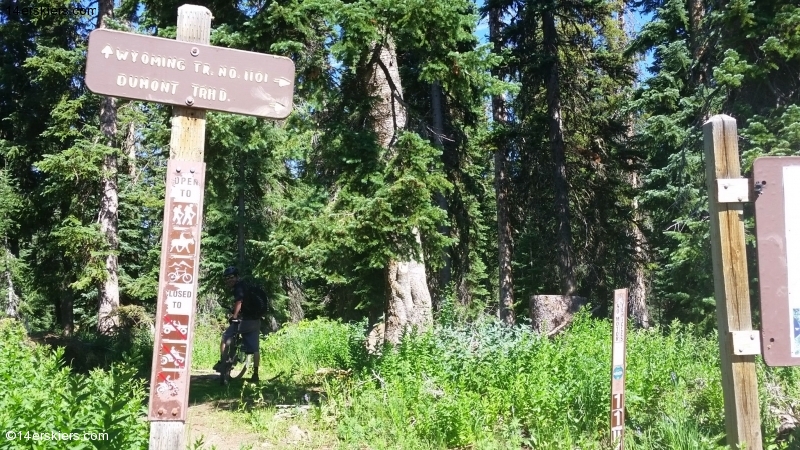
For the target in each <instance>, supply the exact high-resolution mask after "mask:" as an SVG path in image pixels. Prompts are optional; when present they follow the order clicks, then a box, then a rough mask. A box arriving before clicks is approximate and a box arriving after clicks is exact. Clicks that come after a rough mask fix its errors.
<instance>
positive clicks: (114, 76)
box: [86, 29, 295, 119]
mask: <svg viewBox="0 0 800 450" xmlns="http://www.w3.org/2000/svg"><path fill="white" fill-rule="evenodd" d="M294 71H295V69H294V62H293V61H292V60H291V59H289V58H285V57H282V56H275V55H267V54H263V53H255V52H246V51H242V50H235V49H229V48H223V47H214V46H210V45H201V44H193V43H189V42H180V41H175V40H172V39H164V38H158V37H153V36H145V35H142V34H134V33H125V32H121V31H113V30H107V29H97V30H94V31H92V32H91V33H90V34H89V48H88V49H87V60H86V86H87V87H88V88H89V90H90V91H92V92H94V93H96V94H102V95H109V96H113V97H123V98H130V99H136V100H146V101H151V102H158V103H166V104H170V105H179V106H189V107H194V108H199V109H211V110H216V111H224V112H229V113H236V114H246V115H251V116H259V117H270V118H275V119H283V118H285V117H286V116H288V115H289V113H290V112H291V111H292V97H293V92H294Z"/></svg>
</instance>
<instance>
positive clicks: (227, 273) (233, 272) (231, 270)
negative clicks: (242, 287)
mask: <svg viewBox="0 0 800 450" xmlns="http://www.w3.org/2000/svg"><path fill="white" fill-rule="evenodd" d="M238 276H239V269H237V268H236V267H233V266H230V267H228V268H227V269H225V270H224V271H223V272H222V278H228V277H238Z"/></svg>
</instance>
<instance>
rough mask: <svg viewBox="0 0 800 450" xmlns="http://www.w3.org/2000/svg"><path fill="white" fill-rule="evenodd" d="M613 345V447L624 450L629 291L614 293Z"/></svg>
mask: <svg viewBox="0 0 800 450" xmlns="http://www.w3.org/2000/svg"><path fill="white" fill-rule="evenodd" d="M611 333H612V340H611V342H612V344H611V446H612V448H613V449H614V450H622V449H623V448H624V441H625V359H626V358H625V346H626V342H627V337H628V290H627V289H617V290H615V291H614V323H613V327H612V332H611Z"/></svg>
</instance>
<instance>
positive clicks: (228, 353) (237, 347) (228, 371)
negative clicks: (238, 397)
mask: <svg viewBox="0 0 800 450" xmlns="http://www.w3.org/2000/svg"><path fill="white" fill-rule="evenodd" d="M230 323H232V324H233V323H235V324H237V326H238V327H241V325H242V321H241V320H238V319H236V320H234V319H231V320H230ZM222 361H223V366H222V370H221V371H220V375H219V379H220V384H222V385H223V386H224V385H225V384H227V383H228V382H229V381H230V380H231V379H237V380H238V379H239V378H242V376H244V373H245V372H247V370H248V369H249V368H250V366H251V365H253V355H252V354H248V353H246V352H245V350H244V339H242V334H241V333H239V332H238V331H237V332H236V334H234V335H233V339H231V343H230V345H228V347H227V348H226V349H225V355H224V358H223V359H222Z"/></svg>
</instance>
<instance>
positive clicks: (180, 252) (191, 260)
mask: <svg viewBox="0 0 800 450" xmlns="http://www.w3.org/2000/svg"><path fill="white" fill-rule="evenodd" d="M204 174H205V164H204V163H202V162H190V161H177V160H170V161H169V165H168V166H167V200H166V202H165V204H164V235H163V239H164V245H163V246H162V252H161V272H160V275H159V284H158V308H157V313H156V342H155V346H154V351H153V370H152V373H151V381H150V386H153V388H151V389H150V407H149V418H150V420H179V421H185V420H186V408H187V405H188V401H189V369H190V367H191V354H192V339H191V337H192V329H193V327H194V312H195V305H196V302H197V274H198V261H199V260H200V259H199V256H200V228H201V224H202V220H201V219H202V212H203V184H204V182H205V181H204Z"/></svg>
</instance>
